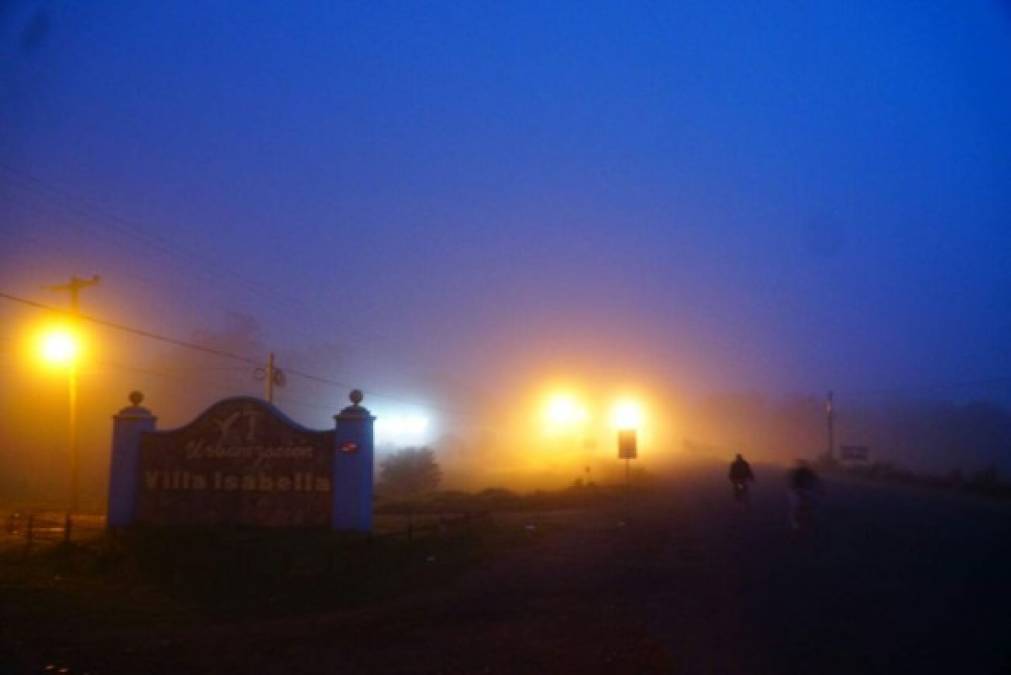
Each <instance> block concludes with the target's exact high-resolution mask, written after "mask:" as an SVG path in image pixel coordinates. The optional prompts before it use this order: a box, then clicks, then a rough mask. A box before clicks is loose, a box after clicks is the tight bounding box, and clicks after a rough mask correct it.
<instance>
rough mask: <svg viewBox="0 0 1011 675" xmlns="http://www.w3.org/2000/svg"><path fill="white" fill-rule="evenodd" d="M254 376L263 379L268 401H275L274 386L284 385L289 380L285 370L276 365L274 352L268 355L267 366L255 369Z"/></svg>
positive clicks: (265, 396)
mask: <svg viewBox="0 0 1011 675" xmlns="http://www.w3.org/2000/svg"><path fill="white" fill-rule="evenodd" d="M253 377H254V378H255V379H257V380H263V389H264V398H266V399H267V402H268V403H273V402H274V387H275V386H276V387H283V386H284V384H285V382H287V380H288V378H287V376H286V375H285V374H284V371H283V370H281V369H280V368H278V367H277V366H275V365H274V352H270V354H268V355H267V367H266V368H257V369H256V370H254V371H253Z"/></svg>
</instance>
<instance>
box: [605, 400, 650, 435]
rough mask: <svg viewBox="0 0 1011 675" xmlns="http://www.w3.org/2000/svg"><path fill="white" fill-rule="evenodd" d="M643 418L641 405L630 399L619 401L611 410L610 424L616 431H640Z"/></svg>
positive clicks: (644, 416)
mask: <svg viewBox="0 0 1011 675" xmlns="http://www.w3.org/2000/svg"><path fill="white" fill-rule="evenodd" d="M645 418H646V415H645V413H644V412H643V407H642V404H641V403H639V402H638V401H633V400H631V399H621V400H619V401H618V402H617V403H615V404H614V407H613V408H612V409H611V422H612V423H613V424H614V427H615V428H616V429H620V430H623V429H640V428H641V427H642V425H643V422H644V421H645Z"/></svg>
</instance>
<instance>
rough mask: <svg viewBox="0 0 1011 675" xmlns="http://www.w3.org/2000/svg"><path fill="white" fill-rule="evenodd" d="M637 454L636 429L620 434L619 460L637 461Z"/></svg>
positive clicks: (620, 432) (622, 431)
mask: <svg viewBox="0 0 1011 675" xmlns="http://www.w3.org/2000/svg"><path fill="white" fill-rule="evenodd" d="M636 454H637V445H636V433H635V429H622V430H621V431H619V432H618V459H635V458H636Z"/></svg>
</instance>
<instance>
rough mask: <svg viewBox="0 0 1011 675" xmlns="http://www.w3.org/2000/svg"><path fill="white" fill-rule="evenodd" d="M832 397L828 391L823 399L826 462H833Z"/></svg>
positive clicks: (833, 420) (833, 419)
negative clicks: (826, 445) (826, 442)
mask: <svg viewBox="0 0 1011 675" xmlns="http://www.w3.org/2000/svg"><path fill="white" fill-rule="evenodd" d="M832 399H833V395H832V392H831V391H830V392H829V393H828V396H826V397H825V423H826V425H827V427H828V428H827V431H828V448H827V450H828V461H829V462H832V461H834V460H835V409H834V407H833V405H832Z"/></svg>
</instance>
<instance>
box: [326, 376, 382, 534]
mask: <svg viewBox="0 0 1011 675" xmlns="http://www.w3.org/2000/svg"><path fill="white" fill-rule="evenodd" d="M350 398H351V405H349V406H348V407H346V408H344V409H343V410H341V411H340V414H338V415H334V419H335V420H337V432H336V434H335V446H336V447H335V450H334V462H333V480H332V481H331V489H332V492H331V499H332V502H331V503H332V505H333V510H332V512H331V518H330V527H331V528H332V529H334V530H354V531H358V532H370V531H372V463H373V459H374V455H375V452H374V448H373V428H372V427H373V424H374V423H375V421H376V418H375V417H373V416H372V414H371V413H370V412H369V411H368V410H367V409H366V408H363V407H362V406H361V405H360V404H361V402H362V399H363V398H364V396H363V395H362V392H360V391H358V390H357V389H355V390H354V391H352V392H351V396H350Z"/></svg>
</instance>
